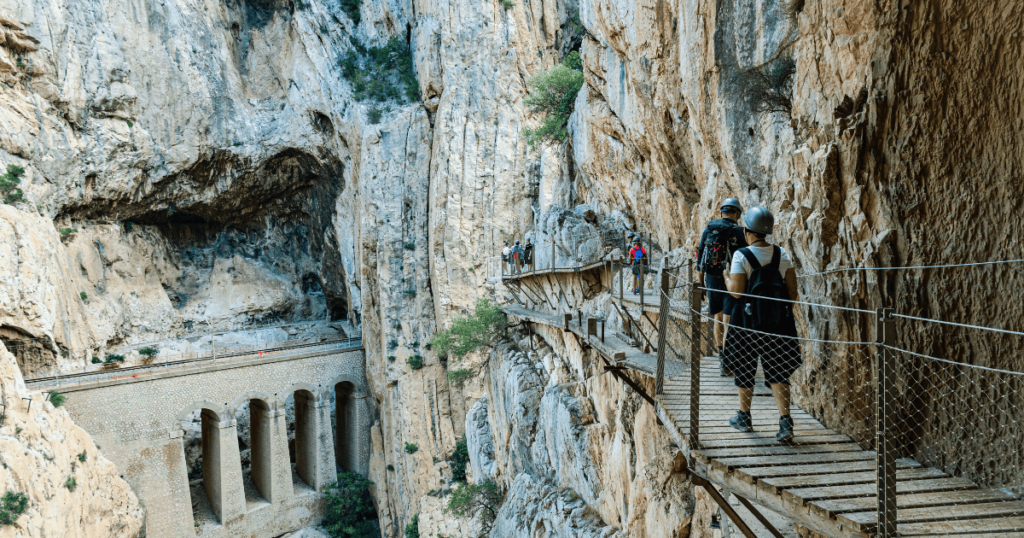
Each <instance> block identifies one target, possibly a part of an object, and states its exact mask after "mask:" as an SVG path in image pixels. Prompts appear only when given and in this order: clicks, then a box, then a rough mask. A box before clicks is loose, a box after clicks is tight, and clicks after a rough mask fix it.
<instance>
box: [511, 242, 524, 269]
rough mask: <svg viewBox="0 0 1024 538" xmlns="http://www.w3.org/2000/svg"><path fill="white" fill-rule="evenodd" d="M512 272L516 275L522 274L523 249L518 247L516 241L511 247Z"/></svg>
mask: <svg viewBox="0 0 1024 538" xmlns="http://www.w3.org/2000/svg"><path fill="white" fill-rule="evenodd" d="M512 271H513V272H514V273H516V274H521V273H522V272H523V247H521V246H519V241H518V240H517V241H516V244H515V246H514V247H512Z"/></svg>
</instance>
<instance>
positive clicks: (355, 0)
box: [341, 0, 362, 24]
mask: <svg viewBox="0 0 1024 538" xmlns="http://www.w3.org/2000/svg"><path fill="white" fill-rule="evenodd" d="M361 3H362V0H341V10H342V11H344V12H345V14H346V15H348V18H350V19H352V22H354V23H356V24H359V21H360V20H362V14H361V13H360V12H359V4H361Z"/></svg>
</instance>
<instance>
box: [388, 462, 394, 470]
mask: <svg viewBox="0 0 1024 538" xmlns="http://www.w3.org/2000/svg"><path fill="white" fill-rule="evenodd" d="M388 470H389V471H394V470H395V466H394V465H391V464H390V463H389V464H388Z"/></svg>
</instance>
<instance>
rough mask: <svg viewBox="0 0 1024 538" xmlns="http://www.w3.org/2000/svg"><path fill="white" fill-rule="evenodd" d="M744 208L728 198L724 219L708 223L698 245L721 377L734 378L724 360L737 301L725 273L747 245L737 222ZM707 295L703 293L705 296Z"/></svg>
mask: <svg viewBox="0 0 1024 538" xmlns="http://www.w3.org/2000/svg"><path fill="white" fill-rule="evenodd" d="M742 211H743V207H742V206H741V205H740V201H739V200H737V199H736V198H727V199H726V200H725V201H724V202H722V207H721V212H722V217H721V218H718V219H715V220H713V221H711V222H709V223H708V227H707V228H705V229H704V233H703V234H702V235H701V236H700V245H698V246H697V285H698V286H699V287H701V288H708V289H709V290H717V291H709V292H708V294H707V295H708V307H709V313H710V314H711V316H713V317H714V318H715V321H717V323H715V344H717V346H718V356H719V358H721V359H722V370H721V375H723V376H730V375H732V373H731V372H729V371H728V370H727V369H726V368H725V360H724V358H723V357H722V344H723V343H724V342H725V333H726V331H727V330H728V325H729V318H730V314H731V312H732V308H733V303H734V299H733V298H732V296H731V295H729V293H728V290H726V288H725V272H726V270H727V269H729V267H730V265H731V264H732V256H733V254H734V253H735V252H736V251H737V250H739V249H741V248H743V247H745V246H747V240H746V239H745V238H744V237H743V228H742V227H741V226H740V225H739V223H738V222H737V221H738V220H739V218H740V213H741V212H742ZM701 295H703V293H701Z"/></svg>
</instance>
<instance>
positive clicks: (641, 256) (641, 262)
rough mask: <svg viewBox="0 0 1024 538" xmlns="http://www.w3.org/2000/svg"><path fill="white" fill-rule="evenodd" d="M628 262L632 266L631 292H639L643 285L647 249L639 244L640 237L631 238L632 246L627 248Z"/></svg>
mask: <svg viewBox="0 0 1024 538" xmlns="http://www.w3.org/2000/svg"><path fill="white" fill-rule="evenodd" d="M629 263H630V265H632V266H633V293H640V288H641V287H642V286H643V285H644V266H645V265H647V264H648V261H647V249H645V248H644V247H643V245H641V244H640V238H638V237H634V238H633V246H632V247H630V249H629Z"/></svg>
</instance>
